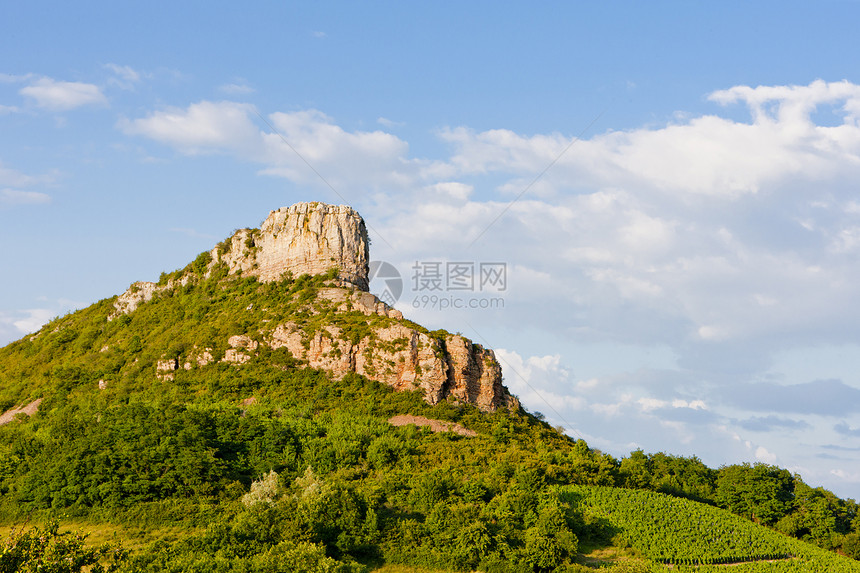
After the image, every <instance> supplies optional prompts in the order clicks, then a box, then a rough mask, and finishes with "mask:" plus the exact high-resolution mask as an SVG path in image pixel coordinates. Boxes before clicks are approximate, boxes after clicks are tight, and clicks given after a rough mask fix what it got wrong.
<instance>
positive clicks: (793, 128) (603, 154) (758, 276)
mask: <svg viewBox="0 0 860 573" xmlns="http://www.w3.org/2000/svg"><path fill="white" fill-rule="evenodd" d="M74 4H76V5H72V3H64V2H42V1H38V0H34V1H30V2H26V3H22V2H17V3H12V2H6V3H3V4H2V5H0V54H2V55H3V57H2V58H0V245H2V247H0V268H2V269H3V274H2V276H3V279H4V280H2V281H0V344H8V343H9V342H12V341H13V340H17V339H18V338H21V337H22V336H24V335H25V334H27V333H30V332H32V331H35V330H37V329H39V328H40V326H41V325H42V324H44V323H45V322H46V321H48V320H50V319H51V318H52V317H54V316H57V315H62V314H65V313H68V312H71V311H73V310H75V309H79V308H84V307H86V306H88V305H89V304H91V303H93V302H96V301H98V300H101V299H103V298H107V297H110V296H113V295H115V294H119V293H121V292H123V291H124V290H125V289H126V288H128V286H129V285H130V284H131V283H132V282H134V281H138V280H157V279H158V276H159V274H160V273H161V272H162V271H171V270H173V269H176V268H181V267H183V266H185V265H186V264H187V263H188V262H190V261H191V260H193V259H194V257H195V256H196V255H197V254H198V253H200V252H202V251H204V250H209V249H211V248H212V246H213V245H214V244H215V243H217V242H219V241H221V240H222V239H224V238H226V237H227V236H229V235H230V234H231V233H232V232H233V231H234V230H235V229H237V228H244V227H251V228H253V227H258V226H259V225H260V223H261V222H262V221H263V220H264V219H265V218H266V216H267V215H268V213H269V211H271V210H273V209H277V208H279V207H283V206H288V205H292V204H294V203H297V202H301V201H323V202H327V203H333V204H349V205H351V206H353V207H354V208H355V209H357V210H358V211H359V212H360V213H361V214H362V216H363V217H364V219H365V220H366V222H367V224H368V227H369V229H370V237H371V241H372V246H371V259H373V260H374V261H379V262H386V263H388V264H389V265H391V266H390V267H388V266H386V265H383V266H381V267H379V268H380V269H383V268H387V269H391V268H393V269H395V271H396V273H394V274H396V275H399V281H400V283H398V277H397V276H382V275H383V274H384V273H383V274H381V275H380V276H377V277H375V278H374V281H373V282H372V284H371V287H372V290H373V291H374V292H376V293H377V294H382V293H383V292H384V290H385V289H386V288H387V289H388V290H389V292H390V291H392V290H396V289H395V286H396V285H397V284H401V285H402V292H400V293H399V297H398V300H397V302H396V306H397V308H399V309H401V310H402V311H403V312H404V314H405V315H406V316H407V318H411V319H413V320H415V321H416V322H419V323H422V324H424V325H425V326H427V327H429V328H432V329H435V328H445V329H447V330H449V331H452V332H461V333H462V334H463V335H465V336H467V337H469V338H471V339H472V340H474V341H475V342H478V343H480V344H482V345H485V346H488V347H490V348H493V349H495V350H496V353H497V356H498V357H499V359H500V362H501V363H502V367H503V371H504V375H505V383H506V385H507V386H508V387H509V388H510V389H511V390H512V392H513V393H515V394H517V395H518V396H519V397H520V398H521V400H522V402H523V405H524V406H525V407H526V408H527V409H528V410H529V411H531V412H540V413H541V414H543V416H545V418H546V420H547V421H548V422H550V423H551V424H553V425H554V426H562V427H563V428H564V429H565V431H567V432H568V433H569V434H570V435H572V436H575V437H577V438H584V439H585V440H587V442H588V443H589V445H591V446H592V447H596V448H599V449H601V450H603V451H606V452H608V453H611V454H613V455H615V456H623V455H626V454H628V453H629V452H630V451H632V450H634V449H637V448H641V449H643V450H644V451H646V452H659V451H662V452H666V453H669V454H675V455H696V456H698V457H699V458H700V459H701V460H702V461H704V462H705V463H707V464H708V465H710V466H712V467H719V466H721V465H725V464H734V463H742V462H749V463H756V462H764V463H768V464H775V465H779V466H780V467H784V468H787V469H789V470H791V471H792V472H798V473H800V475H801V476H802V477H803V479H804V481H806V482H807V483H808V484H810V485H813V486H824V487H826V488H828V489H831V490H833V491H834V492H836V493H837V494H838V495H840V496H842V497H851V498H854V499H860V304H858V298H860V297H858V294H857V293H858V290H857V289H858V287H857V285H858V284H860V256H859V255H860V183H858V182H860V60H858V59H857V57H856V54H857V49H858V41H857V39H856V22H858V21H860V4H858V3H857V2H853V1H833V0H830V1H823V2H817V3H807V2H785V1H781V2H740V1H727V2H720V3H705V2H689V1H683V2H681V1H678V2H661V1H657V2H648V3H644V2H633V1H630V2H617V1H609V2H600V3H596V2H589V3H586V2H547V3H542V4H540V5H533V4H532V3H520V2H480V1H478V2H468V3H463V2H434V3H426V4H417V3H398V2H367V3H361V4H359V3H348V2H343V3H338V2H319V3H301V4H299V3H291V2H257V3H248V4H241V5H240V4H239V3H227V2H185V3H173V2H159V1H152V2H148V3H146V4H145V5H139V6H129V5H125V4H126V3H116V2H110V3H109V2H97V1H93V2H84V3H74ZM389 274H391V273H389Z"/></svg>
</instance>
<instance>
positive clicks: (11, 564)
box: [0, 521, 128, 573]
mask: <svg viewBox="0 0 860 573" xmlns="http://www.w3.org/2000/svg"><path fill="white" fill-rule="evenodd" d="M86 538H87V536H86V535H85V534H81V533H77V532H71V531H64V532H62V533H61V532H60V526H59V525H58V524H57V522H56V521H50V522H48V523H47V524H46V525H45V527H44V528H43V529H40V528H39V527H33V528H31V529H30V530H29V531H24V530H23V528H22V529H21V530H20V531H18V532H17V533H13V534H12V535H11V536H10V537H9V539H7V540H6V542H5V543H4V544H3V546H2V549H0V573H19V572H20V573H31V572H32V573H35V572H36V571H38V572H39V573H80V572H81V571H83V570H84V568H85V567H86V568H87V569H86V570H87V571H90V572H91V573H112V572H114V571H117V570H118V569H119V567H120V566H121V565H122V563H123V562H125V560H126V559H127V558H128V553H127V552H126V551H125V550H123V549H122V548H121V547H119V546H114V545H111V544H107V543H106V544H104V545H102V546H100V547H89V548H88V547H84V542H85V540H86ZM103 560H104V561H107V562H108V564H107V566H105V565H103V564H102V563H100V561H103Z"/></svg>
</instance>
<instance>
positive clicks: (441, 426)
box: [388, 415, 478, 438]
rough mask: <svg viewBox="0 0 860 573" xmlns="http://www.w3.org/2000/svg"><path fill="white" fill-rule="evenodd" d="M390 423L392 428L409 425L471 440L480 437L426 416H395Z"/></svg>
mask: <svg viewBox="0 0 860 573" xmlns="http://www.w3.org/2000/svg"><path fill="white" fill-rule="evenodd" d="M388 423H389V424H391V425H392V426H408V425H409V424H415V425H416V426H419V427H421V426H427V427H429V428H430V429H431V430H433V431H434V432H454V433H455V434H460V435H461V436H468V437H470V438H474V437H475V436H477V435H478V432H476V431H474V430H470V429H469V428H466V427H465V426H461V425H460V424H455V423H454V422H445V421H443V420H432V419H430V418H425V417H424V416H406V415H402V416H394V417H392V418H389V419H388Z"/></svg>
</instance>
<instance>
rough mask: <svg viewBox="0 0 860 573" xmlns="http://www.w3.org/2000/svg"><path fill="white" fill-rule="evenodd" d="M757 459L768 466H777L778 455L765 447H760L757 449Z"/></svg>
mask: <svg viewBox="0 0 860 573" xmlns="http://www.w3.org/2000/svg"><path fill="white" fill-rule="evenodd" d="M755 459H757V460H758V461H760V462H765V463H767V464H775V463H776V460H777V457H776V454H774V453H771V452H769V451H767V448H765V447H764V446H759V447H757V448H756V449H755Z"/></svg>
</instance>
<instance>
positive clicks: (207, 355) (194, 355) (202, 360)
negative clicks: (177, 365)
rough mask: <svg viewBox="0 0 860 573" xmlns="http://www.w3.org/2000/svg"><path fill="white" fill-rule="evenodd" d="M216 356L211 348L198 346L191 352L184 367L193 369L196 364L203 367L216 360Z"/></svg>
mask: <svg viewBox="0 0 860 573" xmlns="http://www.w3.org/2000/svg"><path fill="white" fill-rule="evenodd" d="M214 361H215V358H214V357H213V356H212V349H211V348H204V349H203V350H199V349H198V348H197V347H196V346H195V347H194V349H193V350H192V351H191V352H190V353H189V355H188V360H187V361H186V362H185V364H183V365H182V368H184V369H185V370H191V369H192V368H193V367H194V365H195V364H197V366H200V367H203V366H206V365H207V364H209V363H211V362H214Z"/></svg>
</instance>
